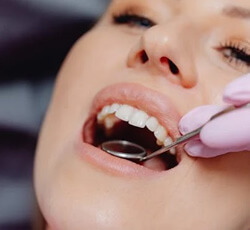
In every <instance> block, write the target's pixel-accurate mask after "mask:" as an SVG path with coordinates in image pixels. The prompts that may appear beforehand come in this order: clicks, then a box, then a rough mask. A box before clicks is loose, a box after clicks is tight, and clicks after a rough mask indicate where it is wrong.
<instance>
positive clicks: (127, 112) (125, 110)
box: [115, 105, 134, 121]
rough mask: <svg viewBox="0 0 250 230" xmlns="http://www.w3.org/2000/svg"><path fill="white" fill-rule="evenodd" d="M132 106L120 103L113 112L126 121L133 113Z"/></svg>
mask: <svg viewBox="0 0 250 230" xmlns="http://www.w3.org/2000/svg"><path fill="white" fill-rule="evenodd" d="M133 111H134V108H133V107H132V106H130V105H122V106H121V107H120V108H119V109H118V110H117V111H116V113H115V116H116V117H118V118H119V119H121V120H123V121H128V120H129V118H130V117H131V115H132V114H133Z"/></svg>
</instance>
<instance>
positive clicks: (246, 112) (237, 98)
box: [179, 74, 250, 158]
mask: <svg viewBox="0 0 250 230" xmlns="http://www.w3.org/2000/svg"><path fill="white" fill-rule="evenodd" d="M223 100H224V102H226V103H229V104H233V105H236V106H240V105H243V104H246V103H249V102H250V74H247V75H245V76H243V77H241V78H238V79H236V80H234V81H233V82H231V83H230V84H229V85H228V86H227V87H226V88H225V91H224V94H223ZM225 107H226V106H217V105H206V106H201V107H197V108H195V109H193V110H192V111H190V112H189V113H187V114H186V115H185V116H184V117H183V118H182V119H181V121H180V123H179V130H180V132H181V133H182V134H186V133H188V132H190V131H193V130H194V129H196V128H198V127H200V126H201V125H203V124H205V123H206V122H207V121H208V120H209V119H210V118H211V116H213V115H214V114H215V113H217V112H219V111H221V110H223V109H224V108H225ZM185 150H186V152H187V153H188V154H189V155H191V156H197V157H204V158H209V157H215V156H219V155H222V154H225V153H228V152H240V151H245V150H247V151H250V106H249V107H247V108H239V109H237V110H235V111H232V112H229V113H227V114H223V115H221V116H220V117H217V118H215V119H214V120H212V121H210V122H208V123H207V124H206V125H205V126H204V127H203V128H202V130H201V132H200V135H199V138H197V139H195V140H191V141H189V142H188V143H187V144H186V145H185Z"/></svg>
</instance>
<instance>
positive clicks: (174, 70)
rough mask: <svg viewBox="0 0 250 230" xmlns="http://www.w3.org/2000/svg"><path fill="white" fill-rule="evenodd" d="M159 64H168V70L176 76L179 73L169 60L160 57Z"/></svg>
mask: <svg viewBox="0 0 250 230" xmlns="http://www.w3.org/2000/svg"><path fill="white" fill-rule="evenodd" d="M160 62H161V63H162V64H168V65H169V69H170V71H171V72H172V73H173V74H178V73H179V69H178V67H177V66H176V65H175V64H174V63H173V62H172V61H171V60H169V59H168V58H167V57H161V58H160Z"/></svg>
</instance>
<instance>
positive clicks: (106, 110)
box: [97, 105, 110, 121]
mask: <svg viewBox="0 0 250 230" xmlns="http://www.w3.org/2000/svg"><path fill="white" fill-rule="evenodd" d="M109 110H110V106H108V105H106V106H104V107H103V108H102V111H101V112H100V113H98V115H97V120H98V121H102V120H103V119H104V118H105V116H107V115H108V113H109Z"/></svg>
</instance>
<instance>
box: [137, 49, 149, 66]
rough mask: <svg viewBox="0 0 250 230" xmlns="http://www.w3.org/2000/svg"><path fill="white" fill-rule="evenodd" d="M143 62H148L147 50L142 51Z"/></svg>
mask: <svg viewBox="0 0 250 230" xmlns="http://www.w3.org/2000/svg"><path fill="white" fill-rule="evenodd" d="M139 56H140V59H141V62H142V63H143V64H144V63H146V62H147V61H148V55H147V53H146V51H145V50H142V51H141V52H140V54H139Z"/></svg>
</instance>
